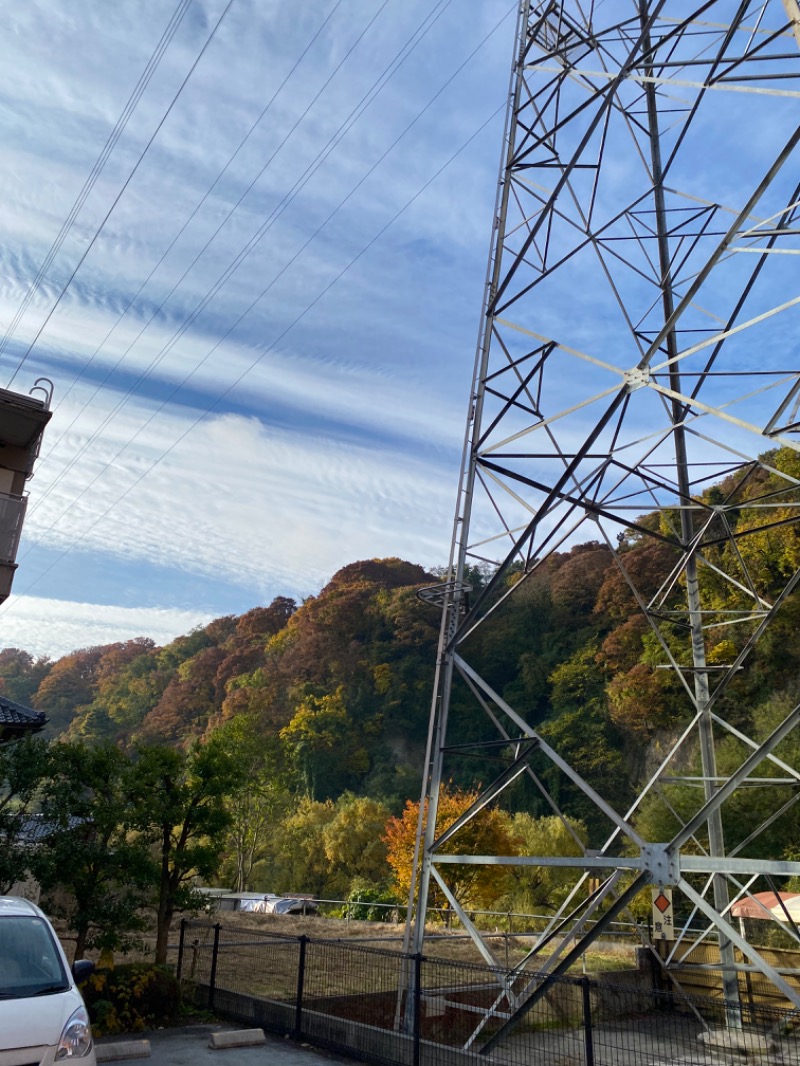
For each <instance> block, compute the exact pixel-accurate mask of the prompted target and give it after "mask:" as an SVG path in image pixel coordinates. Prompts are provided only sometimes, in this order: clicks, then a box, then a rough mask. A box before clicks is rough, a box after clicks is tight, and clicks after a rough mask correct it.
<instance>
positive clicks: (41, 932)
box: [0, 914, 70, 999]
mask: <svg viewBox="0 0 800 1066" xmlns="http://www.w3.org/2000/svg"><path fill="white" fill-rule="evenodd" d="M69 987H70V982H69V977H68V976H67V974H66V972H65V970H64V964H63V962H62V961H61V956H60V954H59V952H58V949H57V947H56V944H55V941H54V939H53V934H52V933H51V931H50V929H49V927H48V926H47V924H46V922H43V921H42V919H41V918H37V917H36V916H35V915H30V916H28V915H11V914H9V915H3V916H2V917H0V999H23V998H27V997H28V996H44V995H49V994H51V993H55V992H66V990H67V989H68V988H69Z"/></svg>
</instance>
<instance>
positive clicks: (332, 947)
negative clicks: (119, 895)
mask: <svg viewBox="0 0 800 1066" xmlns="http://www.w3.org/2000/svg"><path fill="white" fill-rule="evenodd" d="M177 970H178V975H179V977H180V978H181V980H182V981H183V982H184V983H185V984H186V985H187V986H188V987H189V988H190V989H191V993H192V995H194V997H195V998H196V1001H197V1002H198V1003H200V1004H201V1005H203V1006H206V1007H208V1008H209V1009H211V1010H213V1011H214V1012H215V1013H217V1014H219V1015H221V1016H224V1017H228V1018H231V1019H233V1020H237V1021H240V1022H242V1023H244V1024H248V1025H258V1026H263V1027H264V1028H266V1029H269V1030H272V1031H274V1032H279V1033H284V1034H290V1035H292V1036H293V1037H295V1038H297V1039H300V1038H302V1039H303V1040H306V1041H308V1042H310V1043H315V1044H319V1045H321V1046H323V1047H327V1048H330V1049H332V1050H335V1051H338V1052H343V1053H345V1054H351V1055H354V1056H356V1057H358V1058H361V1059H365V1060H367V1061H372V1062H378V1063H384V1064H387V1066H433V1064H434V1063H436V1064H437V1066H438V1064H442V1066H449V1064H450V1063H452V1064H456V1063H466V1062H467V1061H469V1062H471V1063H478V1062H484V1063H485V1062H487V1061H488V1062H490V1063H510V1064H512V1066H517V1064H519V1066H522V1064H528V1063H534V1062H535V1063H537V1064H541V1066H578V1064H580V1066H656V1064H667V1063H669V1064H676V1063H687V1064H688V1063H692V1064H702V1063H708V1064H709V1066H711V1064H713V1063H721V1062H731V1061H742V1062H746V1061H763V1062H770V1063H781V1062H784V1061H785V1062H789V1061H791V1062H797V1061H800V1059H798V1053H800V1040H799V1039H797V1038H796V1037H795V1036H794V1035H793V1027H794V1023H795V1022H796V1021H797V1019H796V1018H795V1014H794V1013H791V1012H789V1011H784V1010H777V1009H774V1008H773V1009H770V1008H764V1007H746V1008H742V1007H741V1006H740V1005H739V1004H736V1005H735V1006H730V1007H728V1006H726V1004H725V1003H723V1002H722V1001H721V1000H720V999H718V998H707V999H700V998H692V999H691V1000H690V999H688V998H687V997H685V996H682V995H681V994H680V993H679V992H678V991H664V990H663V989H661V988H657V987H655V981H654V980H653V977H652V975H651V974H650V973H649V971H648V970H647V969H646V968H645V969H641V970H636V971H633V970H631V971H623V972H620V973H617V974H608V975H602V976H594V977H588V976H577V977H561V978H559V979H558V980H556V981H554V982H553V983H552V984H551V985H549V987H548V988H547V990H546V992H545V993H544V994H543V995H541V997H540V998H539V999H538V1001H537V1002H536V1003H535V1004H534V1006H533V1007H532V1008H531V1009H530V1010H529V1011H528V1012H527V1013H526V1014H525V1015H524V1017H523V1018H522V1019H521V1020H520V1021H519V1024H518V1025H517V1026H516V1028H514V1030H513V1032H511V1033H510V1034H508V1035H505V1034H504V1033H503V1034H501V1035H502V1039H500V1040H499V1041H497V1040H495V1039H493V1038H494V1037H495V1035H496V1034H498V1033H500V1031H501V1030H502V1029H503V1026H504V1025H505V1023H506V1021H507V1019H508V1018H509V1015H510V1013H512V1011H513V1009H514V1004H515V1003H516V1002H519V1001H520V998H524V997H522V996H521V994H522V993H523V992H524V991H525V990H526V989H529V988H535V987H537V985H539V984H541V980H540V978H539V977H538V976H537V975H536V974H535V973H524V974H521V975H520V974H517V973H515V972H512V971H508V970H505V969H494V968H491V967H486V966H476V965H472V964H468V963H464V962H456V961H451V960H447V959H436V958H429V957H423V956H418V955H405V954H403V953H402V952H399V951H391V950H386V949H382V948H376V947H372V946H365V945H361V944H356V943H353V942H352V941H336V940H324V939H317V938H312V937H307V936H283V935H280V934H274V933H266V932H258V931H254V930H251V929H248V930H243V929H232V928H226V927H224V926H222V925H220V924H219V923H217V924H212V923H209V922H193V921H184V922H183V923H182V924H181V934H180V946H179V953H178V964H177ZM508 992H510V993H511V995H510V996H509V995H508ZM515 997H516V999H515Z"/></svg>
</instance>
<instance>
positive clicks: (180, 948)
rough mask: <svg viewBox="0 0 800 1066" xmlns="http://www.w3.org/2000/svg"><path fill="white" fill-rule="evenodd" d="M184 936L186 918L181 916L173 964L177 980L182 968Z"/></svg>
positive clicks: (179, 977)
mask: <svg viewBox="0 0 800 1066" xmlns="http://www.w3.org/2000/svg"><path fill="white" fill-rule="evenodd" d="M185 936H186V919H185V918H181V935H180V939H179V940H178V962H177V965H176V966H175V977H176V979H177V980H178V981H180V979H181V970H182V969H183V941H184V937H185Z"/></svg>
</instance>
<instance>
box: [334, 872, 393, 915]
mask: <svg viewBox="0 0 800 1066" xmlns="http://www.w3.org/2000/svg"><path fill="white" fill-rule="evenodd" d="M376 904H383V906H376ZM387 904H389V906H387ZM397 905H398V901H397V896H395V894H394V893H393V892H391V891H389V890H388V889H386V888H382V887H381V886H379V885H371V884H370V883H369V882H367V881H363V880H361V879H360V878H356V880H355V881H354V882H353V886H352V888H351V891H350V895H349V896H348V897H347V903H346V904H345V906H344V907H343V909H342V917H343V918H346V917H349V918H352V919H354V920H355V921H358V922H390V921H392V919H393V918H394V915H395V911H394V907H396V906H397Z"/></svg>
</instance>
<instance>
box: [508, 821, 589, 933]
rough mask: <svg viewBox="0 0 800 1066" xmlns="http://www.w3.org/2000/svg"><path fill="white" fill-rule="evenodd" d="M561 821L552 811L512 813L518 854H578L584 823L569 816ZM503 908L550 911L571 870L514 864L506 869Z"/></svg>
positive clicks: (571, 876)
mask: <svg viewBox="0 0 800 1066" xmlns="http://www.w3.org/2000/svg"><path fill="white" fill-rule="evenodd" d="M566 822H567V824H565V823H564V822H563V821H562V820H561V819H560V818H558V817H556V816H555V815H547V816H545V817H544V818H532V817H531V815H529V814H527V813H525V812H522V811H520V812H518V813H517V814H515V815H514V818H513V823H512V830H513V833H514V836H515V837H516V839H517V842H518V845H517V846H518V849H519V854H520V855H540V856H542V857H543V858H544V857H548V858H553V857H556V856H560V855H575V856H578V855H582V854H583V846H582V845H585V844H586V841H587V832H586V827H585V826H584V825H583V824H582V823H581V822H576V821H574V820H573V819H571V818H568V819H566ZM509 880H510V885H509V890H508V894H507V896H506V898H505V900H504V901H503V904H502V905H503V907H504V908H505V909H508V910H511V911H516V912H517V913H522V914H538V913H540V912H541V911H554V910H555V909H556V908H557V907H558V905H559V904H560V903H561V902H562V900H563V899H564V898H565V896H566V895H567V894H568V892H569V890H570V889H571V887H572V885H573V883H574V881H575V871H574V870H571V869H569V868H568V867H559V866H516V867H511V868H510V871H509Z"/></svg>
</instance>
